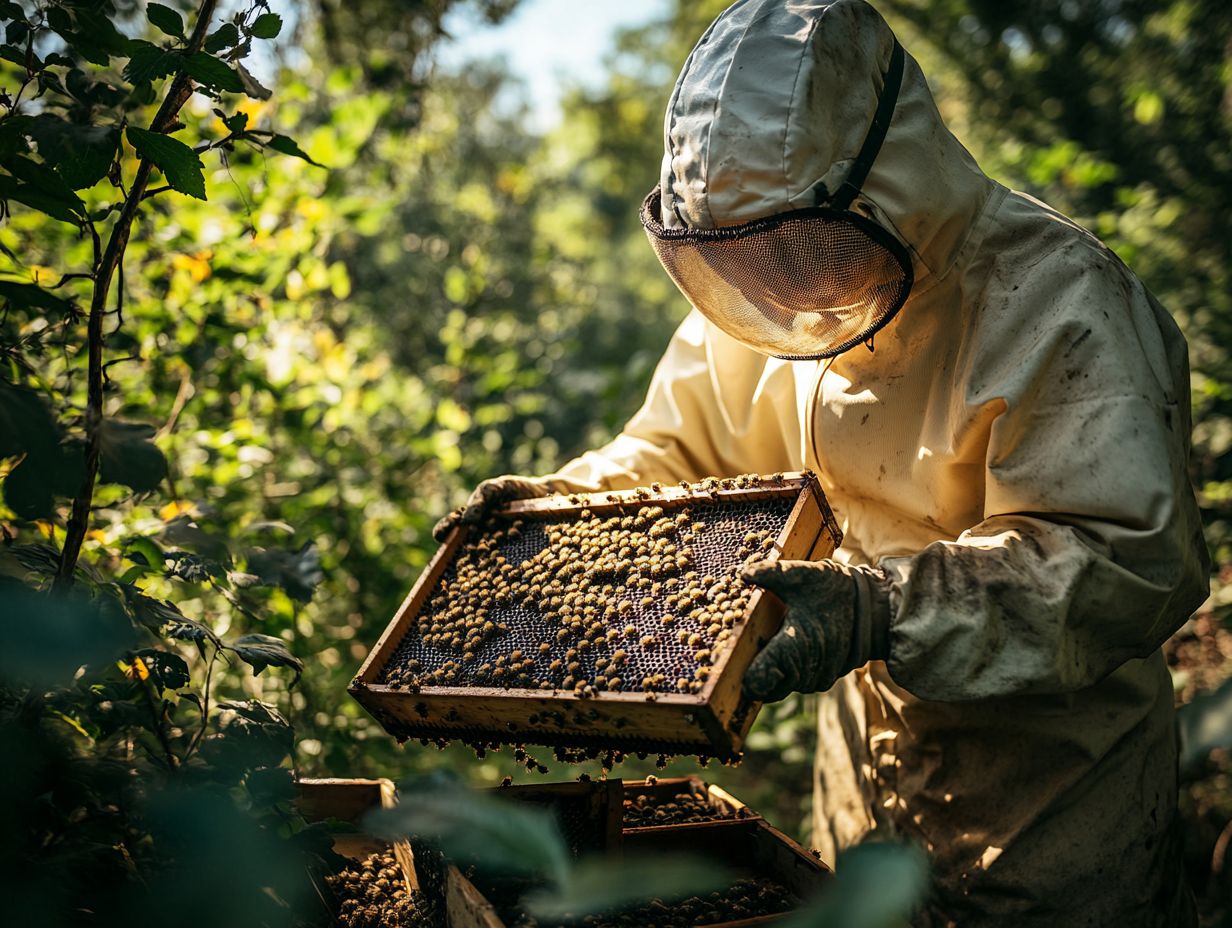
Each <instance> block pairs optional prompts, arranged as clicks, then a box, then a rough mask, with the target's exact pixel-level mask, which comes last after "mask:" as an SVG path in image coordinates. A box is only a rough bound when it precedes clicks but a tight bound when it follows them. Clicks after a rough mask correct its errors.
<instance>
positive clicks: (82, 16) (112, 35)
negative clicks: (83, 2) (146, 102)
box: [48, 6, 130, 67]
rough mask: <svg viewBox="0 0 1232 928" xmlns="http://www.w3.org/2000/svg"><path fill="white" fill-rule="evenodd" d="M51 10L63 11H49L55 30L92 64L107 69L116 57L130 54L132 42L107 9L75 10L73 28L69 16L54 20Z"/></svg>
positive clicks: (79, 8)
mask: <svg viewBox="0 0 1232 928" xmlns="http://www.w3.org/2000/svg"><path fill="white" fill-rule="evenodd" d="M51 10H60V11H61V12H62V13H63V10H62V8H60V7H55V6H53V7H51V8H50V10H49V11H48V20H49V22H50V24H51V27H52V29H53V30H54V31H56V32H57V33H59V35H60V37H61V38H63V39H64V41H65V42H67V43H68V45H69V47H70V48H72V49H73V51H75V52H76V53H77V54H79V55H80V56H81V57H82V58H84V59H86V61H89V62H90V63H91V64H97V65H100V66H102V67H106V66H107V65H108V64H109V63H110V59H111V56H112V55H117V56H122V55H127V54H128V51H127V48H128V43H129V41H130V40H129V38H128V37H127V36H125V35H124V33H122V32H120V31H119V30H118V29H117V28H116V27H115V23H113V22H112V21H111V18H110V17H109V16H108V15H107V14H106V12H104V11H103V9H93V10H92V9H87V8H86V7H85V6H75V7H74V8H73V13H72V21H73V22H72V26H71V28H70V26H69V25H68V23H67V22H66V20H68V17H67V15H65V16H62V17H53V16H52V15H51Z"/></svg>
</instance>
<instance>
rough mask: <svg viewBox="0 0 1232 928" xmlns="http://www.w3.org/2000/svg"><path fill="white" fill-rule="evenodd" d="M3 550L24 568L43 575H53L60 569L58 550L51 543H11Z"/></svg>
mask: <svg viewBox="0 0 1232 928" xmlns="http://www.w3.org/2000/svg"><path fill="white" fill-rule="evenodd" d="M0 550H3V551H4V552H5V553H6V554H8V555H9V556H11V557H12V558H13V560H15V561H16V562H17V563H18V564H20V565H21V566H22V567H24V568H25V569H26V570H30V571H33V572H34V573H36V574H42V575H43V576H44V577H54V576H55V574H56V571H57V570H59V569H60V552H59V551H58V550H56V549H55V548H53V547H52V546H51V545H45V544H41V543H35V544H29V545H13V546H11V547H9V548H7V549H0Z"/></svg>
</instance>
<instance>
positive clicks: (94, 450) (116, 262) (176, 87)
mask: <svg viewBox="0 0 1232 928" xmlns="http://www.w3.org/2000/svg"><path fill="white" fill-rule="evenodd" d="M217 5H218V0H201V6H200V8H199V9H198V10H197V21H196V24H195V25H194V27H193V32H192V35H191V36H190V37H189V39H188V45H187V47H186V49H185V51H186V52H187V53H188V54H190V55H191V54H193V53H195V52H198V51H200V50H201V46H202V45H203V44H204V43H205V38H206V35H207V33H208V31H209V26H210V20H211V19H212V18H213V16H214V10H215V7H216V6H217ZM193 89H194V85H193V81H192V78H191V77H189V76H188V75H187V74H186V73H184V72H180V73H179V74H177V75H176V76H175V78H174V79H173V80H172V81H171V86H170V88H169V89H168V90H167V95H166V96H165V97H164V98H163V102H162V104H161V105H160V106H159V108H158V112H157V113H156V114H155V115H154V119H153V121H152V122H151V123H150V131H151V132H158V133H164V132H166V131H167V130H168V129H169V128H170V127H171V126H172V125H174V124H175V121H176V118H177V117H178V116H179V113H180V110H181V109H182V108H183V107H184V104H185V103H187V102H188V98H189V97H191V96H192V93H193ZM152 168H153V165H152V164H151V163H150V162H149V161H147V160H146V159H144V158H143V159H141V161H140V163H138V165H137V173H136V175H135V176H134V177H133V183H132V186H131V187H130V188H129V189H128V193H127V195H126V197H125V200H124V206H123V207H121V209H120V215H119V218H117V219H116V222H115V225H114V226H112V228H111V235H110V236H109V237H108V239H107V247H106V248H105V249H103V252H102V255H101V257H100V258H99V259H98V260H97V261H96V263H95V266H94V292H93V294H92V296H91V299H90V318H89V321H88V322H87V324H86V345H87V353H88V367H87V375H86V376H87V387H86V473H85V477H84V479H83V480H82V483H81V487H80V488H79V489H78V491H77V494H76V496H74V497H73V508H72V514H71V515H70V516H69V520H68V527H67V529H66V531H65V536H64V548H63V549H62V550H61V552H60V566H59V569H58V570H57V571H56V579H55V584H54V588H55V589H56V590H58V591H60V592H65V591H67V590H69V589H71V588H72V586H73V574H74V571H75V570H76V569H77V559H78V558H79V557H80V556H81V545H82V542H83V541H84V540H85V537H86V532H87V531H88V530H89V528H90V507H91V505H92V503H93V500H94V484H95V481H96V479H97V477H98V466H99V460H100V456H101V441H100V439H101V437H102V428H101V426H102V422H103V383H104V372H103V345H104V340H105V339H104V336H103V318H104V316H106V314H107V295H108V293H109V291H110V290H111V281H112V278H113V277H115V273H116V269H117V268H118V267H119V266H120V263H121V262H122V261H123V260H124V252H125V250H126V249H127V248H128V240H129V236H130V235H131V234H132V230H133V222H134V221H135V220H136V218H137V212H138V210H139V209H140V207H141V203H142V200H143V199H144V196H145V191H146V187H147V186H148V185H149V183H150V172H151V170H152Z"/></svg>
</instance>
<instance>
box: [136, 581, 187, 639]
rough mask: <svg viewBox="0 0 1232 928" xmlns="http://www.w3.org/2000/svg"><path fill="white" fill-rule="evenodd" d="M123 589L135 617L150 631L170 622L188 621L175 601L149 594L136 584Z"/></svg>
mask: <svg viewBox="0 0 1232 928" xmlns="http://www.w3.org/2000/svg"><path fill="white" fill-rule="evenodd" d="M123 589H124V599H125V600H126V601H127V603H128V608H129V610H130V611H131V612H132V614H133V618H135V619H136V620H137V621H138V622H140V623H141V624H142V625H144V626H145V627H146V628H148V629H150V631H155V632H156V631H158V630H159V629H161V628H162V627H163V626H164V625H166V624H167V623H168V622H184V621H187V617H186V616H185V615H184V613H182V612H180V608H179V607H178V606H177V605H175V603H169V602H167V601H166V600H162V599H155V598H154V597H153V596H147V595H146V594H145V593H142V592H141V591H140V590H139V589H137V588H136V587H135V586H126V587H124V588H123Z"/></svg>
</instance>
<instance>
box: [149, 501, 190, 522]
mask: <svg viewBox="0 0 1232 928" xmlns="http://www.w3.org/2000/svg"><path fill="white" fill-rule="evenodd" d="M195 510H196V507H195V506H193V504H192V503H188V502H181V501H180V500H178V499H177V500H172V501H171V502H169V503H168V504H167V505H166V506H164V507H163V508H162V509H160V510H158V515H159V516H160V517H161V518H162V520H163V521H164V522H170V521H171V520H172V519H174V518H175V517H176V516H187V515H192V514H193V513H194V512H195Z"/></svg>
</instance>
